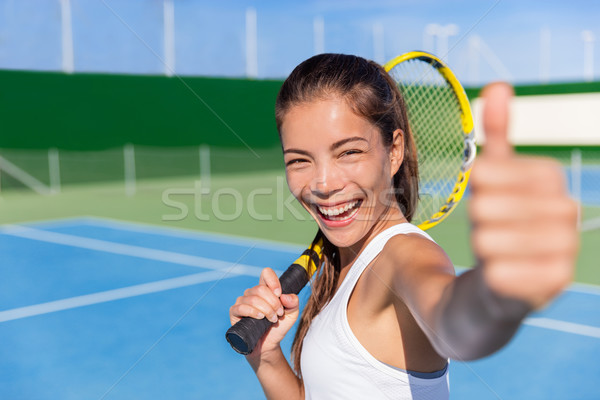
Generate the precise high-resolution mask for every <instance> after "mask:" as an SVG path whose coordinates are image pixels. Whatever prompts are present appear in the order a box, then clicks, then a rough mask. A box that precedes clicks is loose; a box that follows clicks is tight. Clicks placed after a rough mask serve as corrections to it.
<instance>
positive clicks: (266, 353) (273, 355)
mask: <svg viewBox="0 0 600 400" xmlns="http://www.w3.org/2000/svg"><path fill="white" fill-rule="evenodd" d="M282 359H283V360H285V356H284V355H283V351H282V350H281V347H280V346H279V345H277V346H275V347H273V348H272V349H268V350H265V349H262V348H261V349H256V350H255V351H253V352H252V353H250V354H248V355H247V356H246V360H247V361H248V363H249V364H250V366H251V367H252V369H253V370H254V372H257V371H258V368H259V367H264V366H273V365H277V364H278V363H280V362H281V360H282ZM286 362H287V361H286Z"/></svg>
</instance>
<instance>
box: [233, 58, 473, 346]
mask: <svg viewBox="0 0 600 400" xmlns="http://www.w3.org/2000/svg"><path fill="white" fill-rule="evenodd" d="M384 68H385V70H386V71H387V72H388V73H389V74H390V76H391V77H392V78H393V79H394V80H395V81H396V83H397V85H398V88H399V89H400V91H401V93H402V95H403V97H404V100H405V102H406V107H407V113H408V120H409V126H410V130H411V133H412V135H413V137H414V139H415V142H416V146H417V159H418V164H419V182H420V185H419V186H420V190H419V203H418V205H417V210H416V213H415V216H414V217H413V219H412V221H411V222H412V223H413V224H415V225H417V226H418V227H419V228H421V229H423V230H427V229H430V228H432V227H434V226H435V225H437V224H439V223H440V222H442V221H443V220H444V219H445V218H446V217H448V215H450V213H451V212H452V211H453V210H454V209H455V208H456V206H457V204H458V203H459V201H460V200H461V199H462V197H463V195H464V193H465V189H466V188H467V182H468V180H469V175H470V172H471V166H472V164H473V160H474V159H475V153H476V147H475V140H474V132H473V116H472V114H471V107H470V106H469V100H468V98H467V96H466V94H465V91H464V89H463V87H462V86H461V84H460V82H459V81H458V79H456V77H455V76H454V73H452V71H451V70H450V68H448V66H446V64H444V62H442V60H440V59H439V58H437V57H436V56H434V55H432V54H429V53H426V52H422V51H412V52H409V53H406V54H403V55H401V56H399V57H396V58H394V59H393V60H391V61H389V62H388V63H386V64H385V65H384ZM322 248H323V242H322V240H318V241H317V242H315V243H312V244H311V246H310V247H309V248H308V249H307V250H306V251H305V252H304V253H303V254H302V255H301V256H300V258H298V260H296V261H295V262H294V263H293V264H292V265H291V266H290V267H289V268H288V269H287V270H286V271H285V272H284V273H283V274H282V275H281V277H280V282H281V289H282V292H283V293H294V294H298V293H299V292H300V290H302V288H303V287H304V286H305V285H306V283H308V281H309V280H310V278H311V277H312V275H313V274H314V273H315V272H316V270H317V268H318V267H319V266H320V265H321V255H322ZM271 325H272V323H271V322H270V321H269V320H267V319H266V318H263V319H260V320H258V319H254V318H249V317H246V318H242V319H241V320H240V321H239V322H237V323H236V324H235V325H233V326H232V327H231V328H229V330H228V331H227V333H226V334H225V337H226V338H227V341H228V342H229V343H230V344H231V346H232V347H233V349H234V350H235V351H237V352H238V353H241V354H249V353H251V352H252V350H253V349H254V346H255V345H256V343H258V341H259V340H260V338H261V337H262V336H263V335H264V334H265V333H266V332H267V330H268V329H269V327H270V326H271Z"/></svg>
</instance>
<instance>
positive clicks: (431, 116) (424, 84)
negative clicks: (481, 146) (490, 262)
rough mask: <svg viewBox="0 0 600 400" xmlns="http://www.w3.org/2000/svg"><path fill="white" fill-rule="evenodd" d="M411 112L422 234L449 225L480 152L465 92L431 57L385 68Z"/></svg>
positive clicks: (405, 57) (409, 56) (416, 54)
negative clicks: (444, 221)
mask: <svg viewBox="0 0 600 400" xmlns="http://www.w3.org/2000/svg"><path fill="white" fill-rule="evenodd" d="M384 68H385V70H386V71H387V72H388V73H389V74H390V76H391V77H392V78H393V79H394V81H396V84H397V85H398V88H399V89H400V92H401V93H402V96H403V97H404V101H405V103H406V107H407V113H408V120H409V121H408V122H409V127H410V130H411V133H412V135H413V138H414V140H415V143H416V147H417V158H418V165H419V203H418V205H417V211H416V213H415V215H414V217H413V219H412V221H411V222H412V223H413V224H415V225H417V226H418V227H419V228H421V229H423V230H427V229H430V228H432V227H434V226H435V225H437V224H439V223H440V222H442V221H443V220H444V219H446V218H447V217H448V216H449V215H450V213H452V211H453V210H454V209H455V208H456V206H457V205H458V203H459V202H460V200H461V199H462V197H463V195H464V193H465V190H466V188H467V183H468V181H469V175H470V172H471V166H472V164H473V160H474V159H475V153H476V146H475V137H474V132H473V115H472V113H471V106H470V105H469V99H468V98H467V95H466V94H465V91H464V89H463V87H462V86H461V84H460V82H459V81H458V79H457V78H456V76H455V75H454V73H453V72H452V71H451V70H450V68H448V66H447V65H446V64H445V63H444V62H443V61H442V60H440V59H439V58H438V57H436V56H434V55H433V54H430V53H427V52H424V51H411V52H409V53H405V54H402V55H401V56H398V57H396V58H394V59H393V60H391V61H389V62H388V63H386V64H385V65H384Z"/></svg>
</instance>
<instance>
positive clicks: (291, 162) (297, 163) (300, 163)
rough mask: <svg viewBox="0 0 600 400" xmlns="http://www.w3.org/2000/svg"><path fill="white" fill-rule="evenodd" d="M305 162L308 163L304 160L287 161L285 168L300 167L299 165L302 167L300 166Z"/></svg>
mask: <svg viewBox="0 0 600 400" xmlns="http://www.w3.org/2000/svg"><path fill="white" fill-rule="evenodd" d="M306 162H308V161H307V160H306V159H304V158H294V159H291V160H289V161H287V162H286V163H285V166H286V167H291V166H300V165H302V164H304V163H306Z"/></svg>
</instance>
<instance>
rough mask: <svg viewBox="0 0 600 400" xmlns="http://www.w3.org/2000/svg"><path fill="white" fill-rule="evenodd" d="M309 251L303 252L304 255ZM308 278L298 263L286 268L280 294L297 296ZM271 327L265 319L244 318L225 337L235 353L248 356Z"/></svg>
mask: <svg viewBox="0 0 600 400" xmlns="http://www.w3.org/2000/svg"><path fill="white" fill-rule="evenodd" d="M309 251H310V250H307V251H305V252H304V254H306V253H307V252H309ZM308 280H309V276H308V272H307V271H306V268H305V267H303V266H302V265H300V264H298V261H297V262H295V263H293V264H292V265H290V266H289V267H288V269H287V270H286V271H285V272H284V273H283V274H281V276H280V277H279V282H280V283H281V292H282V293H286V294H290V293H293V294H298V293H300V290H302V288H303V287H304V286H305V285H306V284H307V283H308ZM271 325H273V323H272V322H271V321H269V320H268V319H267V318H263V319H255V318H250V317H244V318H242V319H241V320H239V321H238V322H237V323H236V324H235V325H233V326H232V327H231V328H229V329H228V330H227V333H226V334H225V337H226V338H227V341H228V342H229V344H230V345H231V347H233V349H234V350H235V351H237V352H238V353H240V354H244V355H245V354H250V353H252V350H254V347H255V346H256V344H257V343H258V341H259V340H260V339H261V338H262V337H263V336H264V335H265V333H266V332H267V331H268V330H269V328H270V327H271Z"/></svg>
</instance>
